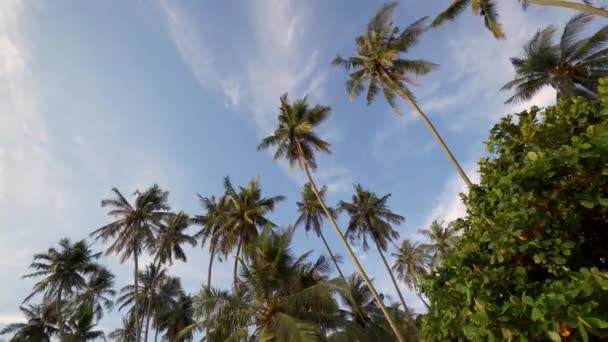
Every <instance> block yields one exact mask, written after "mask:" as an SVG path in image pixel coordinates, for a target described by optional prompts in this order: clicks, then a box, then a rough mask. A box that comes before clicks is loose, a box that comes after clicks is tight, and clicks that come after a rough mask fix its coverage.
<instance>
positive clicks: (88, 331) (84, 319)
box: [62, 305, 105, 342]
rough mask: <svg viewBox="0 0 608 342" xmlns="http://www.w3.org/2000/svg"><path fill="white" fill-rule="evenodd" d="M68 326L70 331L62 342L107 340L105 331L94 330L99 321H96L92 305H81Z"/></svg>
mask: <svg viewBox="0 0 608 342" xmlns="http://www.w3.org/2000/svg"><path fill="white" fill-rule="evenodd" d="M68 326H69V330H70V333H69V334H67V336H66V338H65V339H63V340H62V342H85V341H94V340H98V339H103V340H105V334H104V333H103V331H101V330H94V329H95V327H96V326H97V322H95V309H94V308H93V307H91V306H88V305H84V306H81V307H80V308H79V310H78V311H76V312H75V314H74V315H73V316H72V317H71V319H70V321H69V324H68Z"/></svg>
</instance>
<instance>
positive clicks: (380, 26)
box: [332, 2, 471, 187]
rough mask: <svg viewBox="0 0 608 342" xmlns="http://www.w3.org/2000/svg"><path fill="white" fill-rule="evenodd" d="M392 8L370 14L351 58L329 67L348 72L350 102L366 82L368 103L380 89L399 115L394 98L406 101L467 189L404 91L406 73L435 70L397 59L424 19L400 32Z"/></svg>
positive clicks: (408, 79)
mask: <svg viewBox="0 0 608 342" xmlns="http://www.w3.org/2000/svg"><path fill="white" fill-rule="evenodd" d="M396 7H397V3H395V2H392V3H389V4H386V5H384V6H382V7H381V8H380V10H378V11H377V12H376V13H374V15H373V16H372V18H371V19H370V21H369V23H368V24H367V30H366V31H365V33H363V35H361V36H359V37H357V38H356V40H355V42H356V51H355V55H354V56H352V57H348V58H343V57H341V56H340V55H337V56H336V58H335V59H334V60H333V62H332V64H334V65H338V66H341V67H342V68H344V69H345V70H346V71H348V72H350V74H349V79H348V81H346V91H347V92H348V96H349V97H350V98H351V99H352V98H353V97H356V96H358V95H360V94H361V93H362V92H363V91H364V90H365V86H364V84H365V83H366V82H367V83H368V85H367V103H368V104H370V103H371V102H372V101H373V100H374V99H375V98H376V95H377V94H378V92H379V91H380V90H382V93H383V94H384V98H385V99H386V101H387V102H388V104H389V105H390V106H391V107H392V108H393V109H394V110H395V112H397V113H401V111H400V109H399V105H398V104H397V102H396V99H395V97H396V96H401V97H402V98H403V99H404V100H405V101H406V102H408V103H409V104H410V105H411V106H412V108H414V111H416V113H417V114H418V115H419V116H420V117H421V118H422V120H423V121H424V123H425V124H426V126H427V127H428V129H429V130H430V131H431V133H432V134H433V137H435V139H436V140H437V142H438V143H439V145H440V146H441V148H442V149H443V151H444V152H445V154H446V155H447V157H448V159H449V160H450V162H451V163H452V164H453V165H454V168H455V169H456V171H458V173H459V174H460V177H461V178H462V179H463V180H464V182H465V183H466V184H467V186H469V187H470V186H471V181H470V180H469V178H468V177H467V175H466V173H465V172H464V170H463V169H462V167H461V166H460V164H459V163H458V161H457V160H456V158H455V157H454V155H453V154H452V152H451V151H450V149H449V148H448V146H447V145H446V143H445V142H444V141H443V138H441V135H439V132H437V130H436V129H435V126H433V124H432V123H431V121H430V120H429V118H428V117H427V116H426V114H425V113H424V112H423V111H422V109H421V108H420V106H419V105H418V102H417V100H416V97H415V96H414V94H413V93H412V92H411V91H410V89H409V88H408V84H415V83H414V81H413V79H412V77H411V76H410V74H414V75H426V74H428V73H429V72H431V71H432V70H433V69H435V67H437V65H436V64H434V63H431V62H428V61H425V60H421V59H415V60H410V59H403V58H401V54H404V53H406V52H407V51H408V50H409V49H410V48H411V47H412V46H414V45H415V44H416V42H418V38H419V37H420V35H421V34H422V33H423V32H424V31H425V30H426V28H427V27H426V25H425V21H426V19H427V18H426V17H425V18H422V19H419V20H418V21H416V22H414V23H413V24H411V25H410V26H408V27H407V28H406V29H405V30H403V32H400V30H399V28H398V27H397V26H394V25H393V22H392V15H393V11H394V10H395V8H396Z"/></svg>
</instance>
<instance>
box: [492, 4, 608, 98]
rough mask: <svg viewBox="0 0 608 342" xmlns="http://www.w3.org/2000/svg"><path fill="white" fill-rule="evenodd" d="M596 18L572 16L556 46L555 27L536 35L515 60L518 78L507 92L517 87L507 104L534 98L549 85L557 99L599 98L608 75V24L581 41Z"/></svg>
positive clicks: (587, 15) (581, 15)
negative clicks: (599, 83) (598, 88)
mask: <svg viewBox="0 0 608 342" xmlns="http://www.w3.org/2000/svg"><path fill="white" fill-rule="evenodd" d="M592 19H593V17H592V16H591V15H589V14H579V15H576V16H574V17H572V18H571V19H570V20H569V21H568V23H567V24H566V25H565V26H564V30H563V32H562V35H561V38H560V39H559V42H557V43H554V42H553V41H554V36H555V32H556V28H555V27H554V26H553V25H550V26H547V27H546V28H545V29H543V30H540V31H538V32H536V34H535V35H534V37H533V38H532V39H531V40H530V41H528V42H527V43H526V45H525V46H524V55H523V57H513V58H511V63H512V64H513V67H514V68H515V79H514V80H512V81H510V82H509V83H507V84H505V85H504V86H503V88H502V89H503V90H505V89H512V88H515V95H513V96H512V97H511V98H509V99H508V100H507V102H506V103H511V102H516V101H523V100H529V99H531V98H532V97H533V96H534V95H535V94H536V93H537V92H538V91H539V90H540V89H542V88H543V87H545V86H550V87H553V89H555V90H556V91H557V97H558V99H560V98H567V97H572V96H586V97H597V83H598V80H599V79H600V78H601V77H604V76H607V75H608V25H605V26H604V27H602V28H601V29H600V30H599V31H597V32H596V33H595V34H593V35H591V36H589V37H587V38H580V35H581V34H582V33H583V31H584V30H585V28H586V26H587V25H588V24H589V22H590V21H591V20H592Z"/></svg>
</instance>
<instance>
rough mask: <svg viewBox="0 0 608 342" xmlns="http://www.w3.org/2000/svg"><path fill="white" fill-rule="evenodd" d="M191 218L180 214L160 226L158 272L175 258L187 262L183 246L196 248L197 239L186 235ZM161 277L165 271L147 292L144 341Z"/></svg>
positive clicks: (155, 250) (155, 277) (157, 246)
mask: <svg viewBox="0 0 608 342" xmlns="http://www.w3.org/2000/svg"><path fill="white" fill-rule="evenodd" d="M190 222H191V221H190V218H189V217H188V215H186V213H184V212H179V213H178V214H176V215H170V216H167V217H166V218H165V219H164V220H163V222H162V223H161V224H160V225H159V232H158V235H157V237H156V239H155V241H154V246H153V249H154V253H155V257H154V258H155V260H156V267H155V269H156V270H160V268H161V266H162V265H163V264H166V263H169V264H170V265H172V264H173V258H174V257H175V258H176V259H180V260H182V261H183V262H186V261H187V257H186V253H185V252H184V250H183V248H182V244H184V243H188V244H190V245H191V246H192V247H194V246H196V239H195V238H193V237H192V236H190V235H188V234H186V233H184V231H185V230H186V229H188V227H189V226H190ZM159 276H165V273H164V270H163V271H159V272H156V274H154V275H153V276H152V278H151V284H150V286H149V287H148V289H147V292H146V298H147V299H146V301H147V306H146V312H145V313H144V315H145V316H146V330H145V332H144V339H145V340H146V341H147V340H148V329H149V327H150V318H151V316H152V314H151V310H152V298H151V296H152V291H154V290H155V289H156V288H158V287H159V286H158V285H157V284H156V283H157V282H159V281H160V279H158V277H159Z"/></svg>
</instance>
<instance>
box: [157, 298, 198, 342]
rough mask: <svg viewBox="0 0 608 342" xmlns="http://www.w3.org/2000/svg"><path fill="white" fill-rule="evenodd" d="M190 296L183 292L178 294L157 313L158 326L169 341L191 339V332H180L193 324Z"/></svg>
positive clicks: (179, 341)
mask: <svg viewBox="0 0 608 342" xmlns="http://www.w3.org/2000/svg"><path fill="white" fill-rule="evenodd" d="M193 314H194V308H193V304H192V297H191V296H190V295H187V294H185V293H183V291H182V293H180V294H179V296H178V297H177V298H176V299H175V300H174V301H173V303H171V304H170V305H168V307H167V308H166V309H165V310H163V311H161V312H160V313H159V318H158V320H159V327H160V329H161V330H165V331H166V332H165V340H166V341H170V342H184V341H192V338H193V334H192V332H186V333H182V331H184V329H186V328H187V327H189V326H191V325H192V324H195V323H196V322H195V321H194V318H193Z"/></svg>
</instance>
